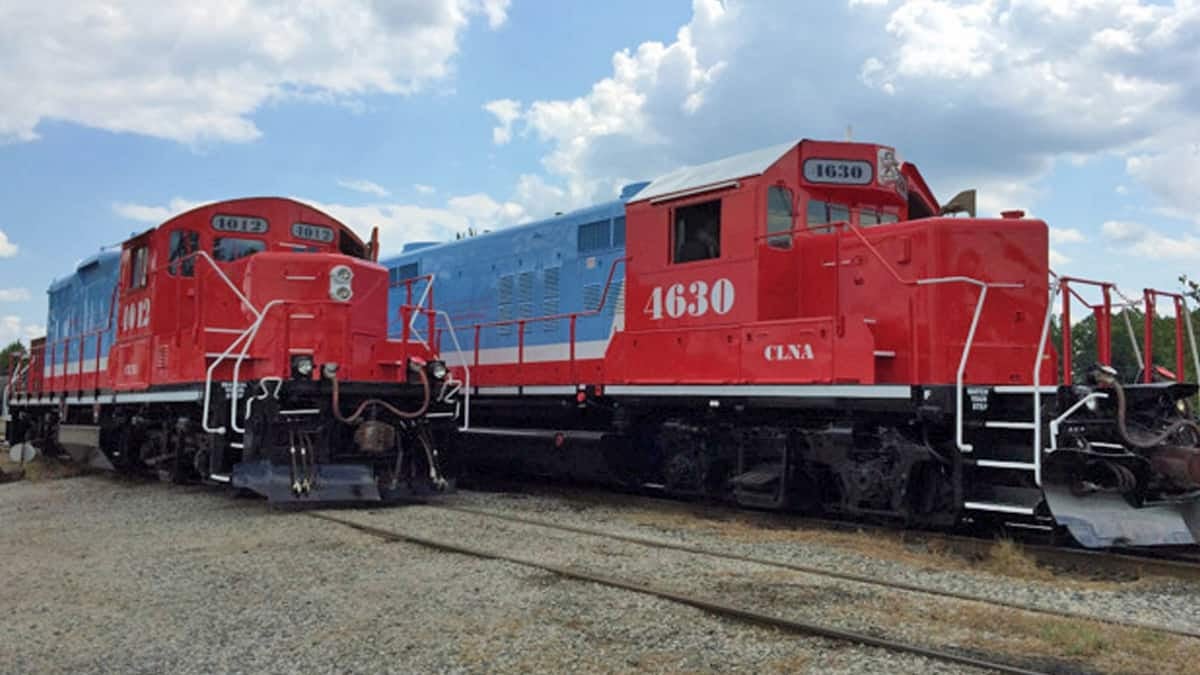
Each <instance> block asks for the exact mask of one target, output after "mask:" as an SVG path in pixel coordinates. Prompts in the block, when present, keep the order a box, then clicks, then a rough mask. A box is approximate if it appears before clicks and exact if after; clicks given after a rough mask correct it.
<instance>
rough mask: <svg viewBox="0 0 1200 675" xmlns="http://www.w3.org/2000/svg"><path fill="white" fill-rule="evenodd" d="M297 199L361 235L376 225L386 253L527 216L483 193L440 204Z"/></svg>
mask: <svg viewBox="0 0 1200 675" xmlns="http://www.w3.org/2000/svg"><path fill="white" fill-rule="evenodd" d="M297 199H299V200H300V201H303V202H305V203H307V204H311V205H312V206H314V207H315V208H318V209H320V210H322V211H325V212H326V213H328V214H329V215H331V216H333V217H334V218H337V219H338V220H340V221H342V222H343V223H345V224H346V225H348V226H349V227H350V228H352V229H353V230H354V231H355V232H358V233H359V235H360V236H363V237H366V236H368V235H369V233H370V232H371V228H373V227H378V228H379V240H380V242H381V243H382V244H383V252H384V253H385V254H392V253H398V252H399V251H400V249H401V248H403V247H404V244H406V243H408V242H414V241H448V240H451V239H453V238H454V235H455V234H457V233H460V232H466V231H467V229H468V228H474V229H475V230H490V229H496V228H500V227H505V226H508V225H513V224H515V223H519V222H522V221H523V220H525V219H526V217H527V216H526V213H525V210H524V209H523V208H522V207H521V206H520V205H518V204H516V203H515V202H498V201H496V200H494V199H492V198H491V197H489V196H487V195H484V194H473V195H463V196H457V197H452V198H450V199H449V200H447V201H446V204H445V206H443V207H426V206H416V205H413V204H396V203H377V204H366V205H354V206H351V205H346V204H336V203H323V202H318V201H314V200H312V199H304V198H302V197H297Z"/></svg>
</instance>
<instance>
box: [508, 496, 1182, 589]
mask: <svg viewBox="0 0 1200 675" xmlns="http://www.w3.org/2000/svg"><path fill="white" fill-rule="evenodd" d="M514 485H519V490H520V492H521V493H524V494H534V495H542V496H552V497H559V498H565V499H573V500H582V501H587V502H589V503H597V504H604V505H631V504H632V505H636V504H639V503H640V504H643V505H649V506H651V507H654V508H672V509H676V510H678V509H685V510H687V511H688V512H690V513H693V514H696V515H697V516H700V517H719V518H733V517H737V518H742V519H747V520H750V521H752V522H755V523H758V524H761V525H763V526H765V527H772V528H788V529H825V530H833V531H841V532H865V533H872V534H881V535H889V536H894V537H900V538H901V539H903V540H904V541H909V542H914V543H925V544H937V547H938V548H939V549H942V550H948V551H951V552H953V553H955V554H957V555H960V556H963V557H966V558H983V557H986V556H987V555H988V554H989V552H990V550H991V548H992V546H994V545H995V544H996V538H995V536H985V535H978V536H972V535H963V534H950V533H945V532H937V531H933V530H911V529H908V530H906V529H899V528H896V527H888V526H884V525H876V524H872V523H863V522H855V521H848V520H832V519H828V518H813V517H807V516H798V515H796V514H792V513H778V512H766V511H749V510H746V509H740V508H737V507H732V506H726V505H723V504H709V503H697V502H688V501H681V500H679V499H674V498H670V497H656V496H653V495H646V494H633V493H627V492H612V491H608V490H598V489H592V488H587V487H580V486H572V487H570V488H564V489H561V490H554V489H545V488H544V487H543V486H536V485H535V486H529V485H525V484H514ZM501 490H502V491H504V492H510V491H511V490H508V489H501ZM1015 541H1017V542H1019V543H1020V544H1021V550H1022V551H1023V552H1025V553H1026V554H1028V555H1029V556H1030V557H1032V558H1033V559H1034V560H1036V561H1037V562H1039V563H1042V564H1044V565H1047V566H1051V567H1058V568H1066V569H1069V570H1081V571H1083V572H1085V573H1087V574H1089V575H1095V574H1097V573H1099V572H1102V571H1103V572H1108V573H1111V574H1114V575H1125V576H1133V577H1141V576H1144V575H1156V576H1165V577H1170V578H1173V579H1180V580H1183V581H1190V582H1194V583H1200V547H1187V548H1186V549H1184V550H1157V549H1115V550H1093V549H1085V548H1079V547H1076V546H1052V545H1048V544H1039V543H1036V542H1032V541H1030V540H1029V538H1028V537H1025V538H1018V539H1015Z"/></svg>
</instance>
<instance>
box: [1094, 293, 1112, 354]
mask: <svg viewBox="0 0 1200 675" xmlns="http://www.w3.org/2000/svg"><path fill="white" fill-rule="evenodd" d="M1100 292H1101V293H1102V294H1103V296H1104V304H1103V305H1101V306H1100V307H1097V308H1096V339H1097V341H1098V343H1097V345H1096V356H1097V359H1098V360H1099V361H1100V363H1103V364H1104V365H1106V366H1112V293H1111V288H1110V286H1109V285H1108V284H1105V285H1103V286H1101V287H1100Z"/></svg>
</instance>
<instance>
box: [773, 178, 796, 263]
mask: <svg viewBox="0 0 1200 675" xmlns="http://www.w3.org/2000/svg"><path fill="white" fill-rule="evenodd" d="M791 230H792V191H791V190H789V189H787V188H785V187H783V186H782V185H772V186H771V187H770V188H769V189H768V190H767V234H768V235H776V236H773V237H772V236H769V237H767V245H768V246H770V247H772V248H791V247H792V235H791Z"/></svg>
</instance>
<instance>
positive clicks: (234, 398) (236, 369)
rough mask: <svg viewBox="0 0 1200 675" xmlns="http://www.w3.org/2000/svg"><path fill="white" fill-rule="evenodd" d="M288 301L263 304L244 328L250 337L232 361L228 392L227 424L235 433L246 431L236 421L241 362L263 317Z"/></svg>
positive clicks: (256, 335)
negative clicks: (259, 312)
mask: <svg viewBox="0 0 1200 675" xmlns="http://www.w3.org/2000/svg"><path fill="white" fill-rule="evenodd" d="M288 302H291V301H290V300H279V299H276V300H272V301H270V302H268V303H267V304H265V305H263V308H262V313H261V314H259V316H258V320H257V321H255V322H254V323H253V324H251V326H250V328H247V329H246V331H247V332H248V333H249V334H250V337H249V338H247V339H246V342H244V343H243V344H242V351H241V352H240V353H239V354H238V357H237V361H234V363H233V385H232V387H231V390H230V392H229V426H231V427H232V428H233V430H234V432H235V433H239V434H244V433H246V429H245V428H243V427H239V426H238V421H237V404H238V401H239V400H240V399H241V396H240V394H239V392H238V375H239V373H240V372H241V369H242V362H243V361H245V360H246V354H247V353H249V351H250V345H251V344H253V343H254V338H256V337H258V330H259V329H260V328H262V324H263V319H265V318H267V314H268V313H269V312H270V311H271V310H272V309H274V308H275V307H277V306H279V305H284V304H287V303H288Z"/></svg>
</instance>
